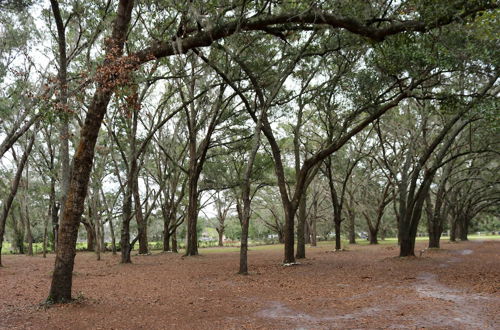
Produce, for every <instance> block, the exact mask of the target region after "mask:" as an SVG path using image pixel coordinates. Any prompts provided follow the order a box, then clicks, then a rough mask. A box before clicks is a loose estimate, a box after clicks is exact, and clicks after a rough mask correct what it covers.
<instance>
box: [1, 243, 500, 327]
mask: <svg viewBox="0 0 500 330" xmlns="http://www.w3.org/2000/svg"><path fill="white" fill-rule="evenodd" d="M418 244H420V245H419V248H423V247H424V244H425V243H424V242H421V243H418ZM331 248H332V247H331V246H324V247H319V248H310V249H308V251H307V252H308V259H305V260H304V261H302V264H301V265H298V266H294V267H283V266H281V265H280V263H279V261H280V260H281V258H282V250H281V249H276V248H273V249H269V250H260V249H259V250H254V251H251V252H250V260H249V261H250V265H251V274H250V275H249V276H240V275H237V274H235V273H236V269H237V263H238V253H237V252H222V253H206V254H204V255H201V256H198V257H189V258H182V257H181V256H180V255H175V254H155V255H151V256H137V257H135V258H134V259H133V262H134V264H132V265H120V264H119V263H118V262H119V258H118V256H116V257H113V256H112V255H111V254H106V255H105V256H104V260H102V261H100V262H97V261H95V256H94V255H93V254H91V253H80V254H78V256H77V259H76V266H75V276H74V285H73V287H74V292H75V293H79V295H80V298H81V299H80V302H78V303H73V304H69V305H65V306H55V307H52V308H49V309H45V308H42V307H40V306H39V305H38V303H39V302H41V301H43V299H44V298H45V297H46V295H47V292H48V287H49V284H50V273H51V270H52V266H53V262H54V259H53V256H50V257H48V258H47V259H43V258H41V257H31V258H30V257H25V256H4V257H3V261H4V264H5V265H6V267H5V268H1V269H0V328H2V329H3V328H6V329H66V328H71V329H141V328H142V329H200V328H205V329H234V328H239V329H241V328H244V329H332V328H333V329H352V328H356V329H360V328H361V329H366V328H368V329H376V328H403V329H408V328H410V329H415V328H417V329H420V328H432V329H499V328H500V315H499V313H498V312H499V311H500V254H499V251H500V242H498V241H496V242H494V241H491V242H467V243H458V244H449V243H444V244H443V249H442V250H437V251H426V252H424V253H423V255H422V257H420V258H404V259H401V258H395V257H394V256H395V255H397V252H398V251H397V248H396V247H395V246H387V245H383V246H350V247H349V251H345V252H331V251H330V250H331ZM202 252H203V250H202ZM75 295H76V294H75Z"/></svg>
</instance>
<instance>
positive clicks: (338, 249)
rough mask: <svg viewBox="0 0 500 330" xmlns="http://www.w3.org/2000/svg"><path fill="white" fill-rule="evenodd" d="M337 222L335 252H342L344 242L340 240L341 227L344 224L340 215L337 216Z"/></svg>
mask: <svg viewBox="0 0 500 330" xmlns="http://www.w3.org/2000/svg"><path fill="white" fill-rule="evenodd" d="M334 222H335V250H336V251H340V250H342V241H341V239H340V225H341V223H342V218H341V215H340V214H338V213H337V214H336V215H335V218H334Z"/></svg>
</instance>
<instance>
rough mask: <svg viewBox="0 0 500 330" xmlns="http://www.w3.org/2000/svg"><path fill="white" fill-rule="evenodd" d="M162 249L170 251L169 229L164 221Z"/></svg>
mask: <svg viewBox="0 0 500 330" xmlns="http://www.w3.org/2000/svg"><path fill="white" fill-rule="evenodd" d="M163 251H164V252H167V251H170V230H169V227H168V224H166V223H164V227H163Z"/></svg>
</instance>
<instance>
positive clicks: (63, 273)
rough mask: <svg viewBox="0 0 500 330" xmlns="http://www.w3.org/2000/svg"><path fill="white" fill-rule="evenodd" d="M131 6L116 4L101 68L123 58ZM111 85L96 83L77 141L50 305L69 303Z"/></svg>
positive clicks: (128, 1) (126, 1)
mask: <svg viewBox="0 0 500 330" xmlns="http://www.w3.org/2000/svg"><path fill="white" fill-rule="evenodd" d="M133 4H134V1H133V0H120V2H119V4H118V9H117V16H116V18H115V21H114V23H113V31H112V35H111V38H110V39H109V40H108V41H107V46H106V59H105V63H104V66H106V65H109V63H110V62H111V61H113V58H116V57H119V56H121V55H122V51H123V45H124V43H125V39H126V36H127V30H128V26H129V23H130V19H131V16H132V8H133ZM112 83H113V77H106V76H104V77H103V79H102V80H101V81H99V83H98V84H97V88H96V92H95V94H94V97H93V99H92V102H91V104H90V106H89V108H88V111H87V116H86V118H85V122H84V124H83V127H82V129H81V131H80V141H79V143H78V147H77V148H76V152H75V155H74V157H73V169H72V171H71V180H70V185H69V190H68V194H67V196H66V200H65V204H64V210H63V212H62V217H61V223H60V227H59V237H58V246H57V251H56V260H55V265H54V272H53V276H52V283H51V287H50V291H49V296H48V300H49V301H52V302H68V301H70V300H71V287H72V284H73V277H72V274H73V266H74V260H75V253H76V240H77V236H78V225H79V223H80V218H81V216H82V213H83V209H84V201H85V196H86V195H87V187H88V183H89V178H90V172H91V169H92V162H93V159H94V148H95V144H96V141H97V136H98V134H99V129H100V127H101V123H102V120H103V118H104V114H105V113H106V110H107V106H108V103H109V101H110V99H111V95H112ZM122 248H123V247H122Z"/></svg>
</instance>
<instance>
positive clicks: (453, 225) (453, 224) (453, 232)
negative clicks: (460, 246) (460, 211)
mask: <svg viewBox="0 0 500 330" xmlns="http://www.w3.org/2000/svg"><path fill="white" fill-rule="evenodd" d="M456 241H457V219H456V217H451V218H450V242H456Z"/></svg>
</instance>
